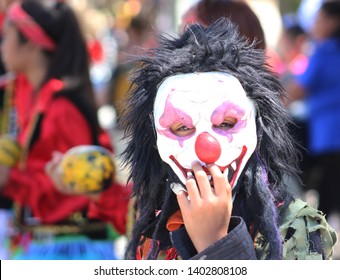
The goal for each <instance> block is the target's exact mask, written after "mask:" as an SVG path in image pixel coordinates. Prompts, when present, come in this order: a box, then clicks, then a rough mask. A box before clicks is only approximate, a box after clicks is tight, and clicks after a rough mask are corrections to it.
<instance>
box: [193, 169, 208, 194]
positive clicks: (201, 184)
mask: <svg viewBox="0 0 340 280" xmlns="http://www.w3.org/2000/svg"><path fill="white" fill-rule="evenodd" d="M192 170H193V171H194V173H195V178H196V181H197V185H198V190H199V192H200V195H201V197H202V198H207V197H209V196H211V195H212V189H211V185H210V182H209V178H208V175H207V173H205V171H204V170H203V168H202V166H201V164H200V163H199V162H193V164H192Z"/></svg>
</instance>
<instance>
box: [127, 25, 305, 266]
mask: <svg viewBox="0 0 340 280" xmlns="http://www.w3.org/2000/svg"><path fill="white" fill-rule="evenodd" d="M254 45H255V42H253V43H249V42H248V41H247V40H246V39H245V38H244V37H242V36H241V35H240V34H239V33H238V31H237V28H236V27H235V26H234V25H233V24H232V23H231V22H230V21H229V20H227V19H220V20H218V21H216V22H215V23H214V24H213V25H211V26H210V27H207V28H204V27H202V26H200V25H197V24H196V25H192V26H190V27H188V28H187V29H186V30H185V31H184V33H183V34H182V35H180V36H179V38H172V37H171V38H169V37H161V38H160V46H159V47H158V48H156V49H152V50H150V53H148V54H147V55H145V56H143V57H141V58H140V59H139V60H138V63H139V67H138V68H137V69H136V70H135V71H134V74H133V75H132V82H133V86H132V89H131V91H130V94H129V97H128V100H127V107H126V110H125V112H124V114H123V116H122V119H121V123H122V125H123V127H124V129H125V136H126V137H127V140H128V145H127V148H126V150H125V151H124V155H125V160H126V161H125V162H126V164H127V165H129V166H130V168H131V175H130V180H132V181H133V184H134V187H133V195H134V196H135V198H136V210H137V213H138V217H137V219H136V221H135V224H134V228H133V231H132V236H131V240H130V242H129V245H128V248H127V251H126V256H125V257H126V258H127V259H134V258H136V249H137V247H138V245H139V244H140V242H141V241H142V240H143V237H145V236H149V237H151V238H153V246H152V250H151V253H150V254H149V256H148V258H150V259H154V258H157V255H158V253H159V250H162V249H167V248H169V247H171V242H169V240H168V235H169V232H167V230H166V228H165V224H166V221H167V220H168V218H169V217H170V216H171V215H172V214H173V213H174V211H176V210H177V209H178V208H179V207H178V204H177V200H176V196H175V195H174V194H173V192H172V191H171V189H170V187H169V183H171V182H174V181H176V182H180V181H179V179H178V178H177V177H176V175H175V173H174V172H173V171H172V169H171V168H170V167H169V166H168V165H167V164H166V163H164V162H163V161H162V160H161V158H160V156H159V154H158V151H157V145H156V133H155V129H154V125H153V121H152V120H153V103H154V100H155V96H156V93H157V89H158V87H159V85H160V84H161V83H162V81H163V80H164V79H165V78H167V77H169V76H172V75H177V74H183V73H192V72H210V71H219V72H226V73H229V74H231V75H233V76H235V77H236V78H237V79H238V80H239V81H240V82H241V84H242V86H243V88H244V90H245V92H246V93H247V96H248V97H249V98H250V99H251V100H252V101H253V102H254V104H255V106H256V110H257V117H256V126H257V137H258V144H257V148H256V150H255V152H254V153H253V155H252V156H251V158H250V159H249V161H248V163H247V165H246V167H245V168H244V171H243V174H242V175H241V177H240V179H239V180H238V183H237V185H236V186H235V187H234V189H233V192H237V193H236V198H235V200H234V205H233V215H238V216H242V217H243V219H244V220H245V222H246V224H247V226H248V228H249V227H250V225H255V226H256V231H259V232H260V233H261V234H262V235H263V236H264V238H265V241H266V242H268V244H269V251H270V252H269V256H268V258H269V259H281V258H282V241H281V237H280V233H279V231H278V223H279V210H278V209H279V208H278V207H277V205H278V204H282V203H284V202H285V201H287V197H288V192H287V189H286V186H285V185H284V183H283V177H284V175H288V176H289V175H295V174H296V172H297V167H296V166H297V162H298V158H297V157H298V155H297V153H296V149H295V145H294V141H293V139H292V138H291V136H290V135H289V133H288V128H287V124H288V123H289V122H290V120H289V116H288V114H287V112H286V110H285V108H284V106H283V103H282V100H283V98H284V96H285V93H284V91H283V89H282V86H281V85H280V83H279V81H278V79H277V78H276V77H275V76H274V75H273V73H272V72H271V71H270V69H269V67H268V66H267V65H266V63H265V55H264V53H263V51H262V50H257V49H255V47H254ZM156 209H157V210H162V211H161V214H160V215H159V216H157V217H155V210H156Z"/></svg>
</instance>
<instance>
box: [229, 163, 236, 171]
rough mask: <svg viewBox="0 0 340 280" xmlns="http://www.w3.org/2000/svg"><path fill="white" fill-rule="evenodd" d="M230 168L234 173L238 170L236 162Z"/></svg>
mask: <svg viewBox="0 0 340 280" xmlns="http://www.w3.org/2000/svg"><path fill="white" fill-rule="evenodd" d="M230 166H231V168H232V169H233V171H235V170H236V168H237V164H236V161H234V162H232V163H231V165H230Z"/></svg>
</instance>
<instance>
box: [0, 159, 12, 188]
mask: <svg viewBox="0 0 340 280" xmlns="http://www.w3.org/2000/svg"><path fill="white" fill-rule="evenodd" d="M9 171H10V167H8V166H5V165H1V164H0V189H2V188H3V187H4V186H5V184H6V183H7V180H8V176H9Z"/></svg>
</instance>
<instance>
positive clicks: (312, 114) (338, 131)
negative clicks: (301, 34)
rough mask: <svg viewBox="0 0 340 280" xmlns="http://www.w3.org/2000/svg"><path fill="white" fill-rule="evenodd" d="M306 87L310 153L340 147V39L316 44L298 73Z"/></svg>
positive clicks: (300, 82) (321, 152)
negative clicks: (301, 72) (306, 64)
mask: <svg viewBox="0 0 340 280" xmlns="http://www.w3.org/2000/svg"><path fill="white" fill-rule="evenodd" d="M297 81H298V83H299V84H300V85H301V86H303V88H305V89H306V92H307V96H306V104H307V108H308V115H309V116H308V125H309V129H310V135H309V139H310V146H309V150H310V152H311V154H313V155H318V154H324V153H327V152H335V151H338V152H339V151H340V39H335V38H332V39H328V40H326V41H324V42H322V43H319V44H318V45H317V46H316V49H315V53H314V54H313V55H312V56H311V57H310V62H309V66H308V68H307V70H306V71H305V72H304V73H303V74H302V75H300V76H299V77H297Z"/></svg>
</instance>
